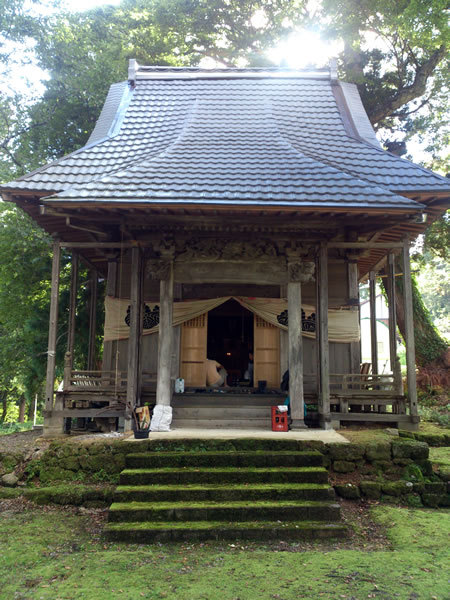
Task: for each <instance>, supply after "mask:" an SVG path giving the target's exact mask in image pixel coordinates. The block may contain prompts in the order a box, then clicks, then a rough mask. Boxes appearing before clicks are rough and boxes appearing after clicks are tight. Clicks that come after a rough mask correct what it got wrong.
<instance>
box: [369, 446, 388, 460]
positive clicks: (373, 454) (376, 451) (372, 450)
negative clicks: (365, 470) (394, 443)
mask: <svg viewBox="0 0 450 600" xmlns="http://www.w3.org/2000/svg"><path fill="white" fill-rule="evenodd" d="M366 458H367V460H368V461H369V462H374V461H378V460H389V461H390V460H391V444H390V442H384V443H382V442H379V443H372V444H368V445H367V446H366Z"/></svg>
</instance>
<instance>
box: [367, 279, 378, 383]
mask: <svg viewBox="0 0 450 600" xmlns="http://www.w3.org/2000/svg"><path fill="white" fill-rule="evenodd" d="M376 301H377V291H376V273H375V271H370V273H369V304H370V349H371V352H370V357H371V361H372V373H373V374H374V375H377V374H378V339H377V311H376Z"/></svg>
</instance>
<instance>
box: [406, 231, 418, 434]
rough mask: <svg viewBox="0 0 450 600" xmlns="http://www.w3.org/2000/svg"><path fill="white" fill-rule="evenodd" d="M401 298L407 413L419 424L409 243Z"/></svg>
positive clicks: (407, 244)
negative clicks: (403, 321) (403, 316)
mask: <svg viewBox="0 0 450 600" xmlns="http://www.w3.org/2000/svg"><path fill="white" fill-rule="evenodd" d="M402 254H403V256H402V258H403V298H404V304H405V338H406V339H405V345H406V368H407V374H406V381H407V384H408V398H409V411H410V415H411V417H413V419H412V421H413V422H415V423H418V422H419V417H418V411H417V388H416V352H415V347H414V315H413V300H412V284H411V265H410V262H409V243H408V241H407V240H405V242H404V244H403V252H402Z"/></svg>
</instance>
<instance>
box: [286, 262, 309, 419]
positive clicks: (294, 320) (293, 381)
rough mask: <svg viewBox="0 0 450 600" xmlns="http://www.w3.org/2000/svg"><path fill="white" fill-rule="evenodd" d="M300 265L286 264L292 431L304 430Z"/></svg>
mask: <svg viewBox="0 0 450 600" xmlns="http://www.w3.org/2000/svg"><path fill="white" fill-rule="evenodd" d="M301 267H302V265H301V263H288V277H289V280H288V284H287V300H288V315H289V321H288V345H289V398H290V404H291V419H292V423H291V427H292V429H305V427H306V425H305V414H304V395H303V337H302V287H301V286H302V284H301Z"/></svg>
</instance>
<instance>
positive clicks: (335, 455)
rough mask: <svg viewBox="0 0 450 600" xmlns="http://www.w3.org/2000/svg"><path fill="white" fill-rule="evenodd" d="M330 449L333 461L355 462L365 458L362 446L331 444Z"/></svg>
mask: <svg viewBox="0 0 450 600" xmlns="http://www.w3.org/2000/svg"><path fill="white" fill-rule="evenodd" d="M329 449H330V451H329V454H330V457H331V458H332V460H349V461H355V460H359V459H360V458H363V456H364V446H362V445H360V444H330V445H329Z"/></svg>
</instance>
